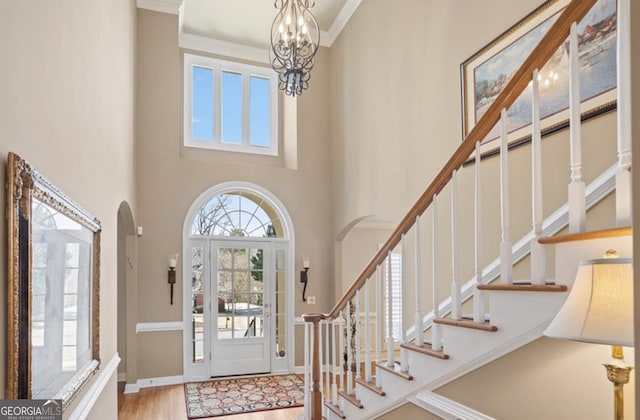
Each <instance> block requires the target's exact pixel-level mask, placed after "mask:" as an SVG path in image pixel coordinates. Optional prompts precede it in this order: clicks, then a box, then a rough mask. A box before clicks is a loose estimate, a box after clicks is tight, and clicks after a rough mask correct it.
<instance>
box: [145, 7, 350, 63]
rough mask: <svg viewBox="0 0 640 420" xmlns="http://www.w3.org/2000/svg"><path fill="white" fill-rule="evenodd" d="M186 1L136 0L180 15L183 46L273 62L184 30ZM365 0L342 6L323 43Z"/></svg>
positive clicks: (266, 56)
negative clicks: (183, 9)
mask: <svg viewBox="0 0 640 420" xmlns="http://www.w3.org/2000/svg"><path fill="white" fill-rule="evenodd" d="M183 1H184V0H136V5H137V7H138V9H146V10H152V11H155V12H160V13H168V14H172V15H177V16H179V29H178V31H179V38H180V41H179V42H180V47H182V48H188V49H193V50H198V51H204V52H208V53H212V54H221V55H225V56H229V57H234V58H240V59H244V60H250V61H257V62H260V63H268V62H269V53H268V51H266V50H262V49H260V48H256V47H250V46H247V45H242V44H237V43H233V42H228V41H221V40H217V39H213V38H207V37H203V36H200V35H193V34H188V33H184V32H183V23H182V4H183ZM361 2H362V0H347V1H346V2H345V4H344V6H342V9H341V10H340V12H339V13H338V15H337V16H336V18H335V19H334V21H333V23H332V24H331V27H330V28H329V30H328V31H320V46H322V47H327V48H329V47H331V45H333V43H334V41H335V40H336V38H338V35H340V32H342V30H343V29H344V27H345V26H346V25H347V23H348V22H349V19H351V16H352V15H353V13H354V12H355V11H356V9H357V8H358V6H360V3H361Z"/></svg>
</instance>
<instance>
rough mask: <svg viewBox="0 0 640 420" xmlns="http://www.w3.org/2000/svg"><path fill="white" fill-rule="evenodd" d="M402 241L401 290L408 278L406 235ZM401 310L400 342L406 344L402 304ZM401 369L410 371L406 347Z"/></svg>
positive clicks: (401, 359) (401, 355) (401, 349)
mask: <svg viewBox="0 0 640 420" xmlns="http://www.w3.org/2000/svg"><path fill="white" fill-rule="evenodd" d="M401 242H402V255H401V256H400V257H401V261H402V262H401V267H400V290H402V286H403V285H404V284H405V282H406V280H407V275H406V272H407V271H406V268H405V267H406V266H407V264H405V262H406V258H407V257H406V255H407V252H406V249H407V247H406V246H405V235H404V234H403V235H402V237H401ZM398 310H399V312H400V343H401V344H404V343H406V342H407V332H406V329H405V327H404V307H403V306H402V305H399V308H398ZM400 370H401V371H402V372H409V351H408V350H407V349H405V348H402V347H400Z"/></svg>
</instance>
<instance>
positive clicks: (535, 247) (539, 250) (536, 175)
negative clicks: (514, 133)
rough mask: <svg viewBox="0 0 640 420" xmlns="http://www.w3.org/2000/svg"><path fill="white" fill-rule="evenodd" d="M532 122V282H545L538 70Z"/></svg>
mask: <svg viewBox="0 0 640 420" xmlns="http://www.w3.org/2000/svg"><path fill="white" fill-rule="evenodd" d="M531 88H532V89H533V92H532V95H531V96H532V110H533V115H532V119H531V121H532V123H531V130H532V132H531V184H532V185H531V192H532V198H531V204H532V206H531V207H532V209H531V213H532V214H531V218H532V224H533V233H534V238H533V240H532V241H531V283H532V284H538V285H540V284H544V283H545V279H544V277H545V273H546V256H545V251H544V248H543V247H542V244H540V243H539V242H538V238H539V237H540V235H541V234H542V218H543V216H542V137H541V132H540V92H539V90H538V70H537V69H536V70H534V72H533V80H532V84H531Z"/></svg>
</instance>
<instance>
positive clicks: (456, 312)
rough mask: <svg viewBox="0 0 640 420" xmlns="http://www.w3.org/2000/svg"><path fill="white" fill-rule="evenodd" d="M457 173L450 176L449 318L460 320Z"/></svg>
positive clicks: (454, 172)
mask: <svg viewBox="0 0 640 420" xmlns="http://www.w3.org/2000/svg"><path fill="white" fill-rule="evenodd" d="M457 185H458V171H453V173H452V174H451V318H453V319H457V320H460V319H462V298H461V292H460V277H459V272H458V186H457Z"/></svg>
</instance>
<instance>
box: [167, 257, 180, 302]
mask: <svg viewBox="0 0 640 420" xmlns="http://www.w3.org/2000/svg"><path fill="white" fill-rule="evenodd" d="M177 263H178V254H175V255H171V256H170V257H169V284H170V285H171V292H170V293H171V294H170V296H171V305H173V285H174V284H176V265H177Z"/></svg>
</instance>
